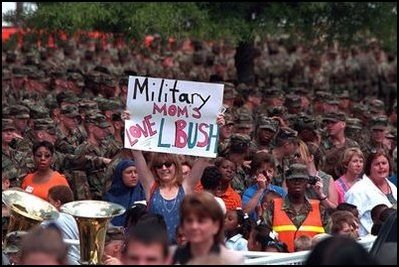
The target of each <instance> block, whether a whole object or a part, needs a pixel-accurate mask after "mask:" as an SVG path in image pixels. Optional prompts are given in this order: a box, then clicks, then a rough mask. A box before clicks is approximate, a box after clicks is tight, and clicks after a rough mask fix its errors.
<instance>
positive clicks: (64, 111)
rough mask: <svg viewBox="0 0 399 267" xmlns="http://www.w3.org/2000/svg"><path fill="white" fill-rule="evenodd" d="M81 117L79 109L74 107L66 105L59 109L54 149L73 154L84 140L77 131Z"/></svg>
mask: <svg viewBox="0 0 399 267" xmlns="http://www.w3.org/2000/svg"><path fill="white" fill-rule="evenodd" d="M80 120H81V117H80V114H79V109H78V107H76V106H75V105H67V106H63V107H62V108H61V112H60V125H59V128H57V130H58V133H57V135H58V140H57V144H56V149H57V150H58V151H60V152H63V153H74V151H75V149H76V147H77V146H78V145H80V144H81V143H82V142H83V141H84V140H85V138H84V136H83V134H82V133H80V131H79V130H78V129H79V128H78V125H79V123H80Z"/></svg>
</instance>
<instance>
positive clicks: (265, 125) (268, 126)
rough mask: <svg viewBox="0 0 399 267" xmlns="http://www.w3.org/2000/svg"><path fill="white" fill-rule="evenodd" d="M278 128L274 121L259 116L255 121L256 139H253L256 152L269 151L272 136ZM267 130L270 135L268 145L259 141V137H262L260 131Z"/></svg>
mask: <svg viewBox="0 0 399 267" xmlns="http://www.w3.org/2000/svg"><path fill="white" fill-rule="evenodd" d="M278 127H279V123H278V122H277V121H276V120H273V119H272V118H269V117H267V116H265V115H264V116H259V117H258V119H257V129H256V138H255V145H256V148H257V150H266V151H268V152H269V151H271V149H272V146H271V142H272V141H273V138H274V135H275V134H276V133H277V131H278ZM264 130H268V133H269V135H270V139H269V140H270V141H269V142H268V143H265V141H262V142H261V140H260V136H259V135H262V134H263V135H264V133H263V132H262V131H264Z"/></svg>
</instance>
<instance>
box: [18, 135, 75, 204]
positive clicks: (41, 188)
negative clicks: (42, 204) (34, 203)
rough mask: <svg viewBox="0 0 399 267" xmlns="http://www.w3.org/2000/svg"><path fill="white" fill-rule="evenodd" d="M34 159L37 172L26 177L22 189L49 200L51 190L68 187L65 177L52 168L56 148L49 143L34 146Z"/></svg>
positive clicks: (43, 142) (44, 142)
mask: <svg viewBox="0 0 399 267" xmlns="http://www.w3.org/2000/svg"><path fill="white" fill-rule="evenodd" d="M32 151H33V159H34V161H35V164H36V168H37V169H36V171H35V172H34V173H31V174H28V175H27V176H25V178H24V180H23V181H22V185H21V188H22V189H23V190H25V191H26V192H28V193H31V194H33V195H35V196H38V197H40V198H42V199H44V200H47V196H48V192H49V190H50V188H52V187H54V186H57V185H64V186H68V187H69V185H68V182H67V180H66V178H65V176H64V175H62V174H61V173H59V172H57V171H54V170H53V169H52V168H51V164H52V163H53V160H54V159H53V155H54V146H53V145H52V144H51V143H50V142H47V141H42V142H39V143H35V144H34V145H33V149H32Z"/></svg>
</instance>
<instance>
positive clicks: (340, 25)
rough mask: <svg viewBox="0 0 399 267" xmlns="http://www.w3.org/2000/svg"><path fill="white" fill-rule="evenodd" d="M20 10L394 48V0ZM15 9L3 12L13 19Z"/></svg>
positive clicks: (208, 32)
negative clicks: (375, 41)
mask: <svg viewBox="0 0 399 267" xmlns="http://www.w3.org/2000/svg"><path fill="white" fill-rule="evenodd" d="M37 4H38V8H37V10H36V11H35V12H26V13H25V14H24V15H23V16H20V19H21V20H22V22H23V23H22V25H23V26H24V27H27V28H33V29H45V30H48V31H51V32H54V31H57V30H62V31H65V32H67V33H73V32H75V31H77V30H100V31H105V32H115V33H123V34H124V35H125V36H127V37H129V38H140V37H143V36H144V35H146V34H152V33H159V34H161V35H162V36H173V37H175V38H183V37H198V38H204V39H216V38H230V39H231V40H235V41H248V40H253V38H254V37H255V36H266V34H267V35H268V36H281V35H286V36H289V38H291V40H292V41H309V40H310V41H316V42H320V43H321V44H325V43H330V42H332V41H334V40H337V41H340V42H342V43H344V44H353V43H355V44H356V43H362V42H364V39H365V38H370V37H374V38H377V39H379V40H381V42H382V44H383V45H385V46H386V48H388V49H390V50H395V51H396V43H397V34H396V32H397V4H396V2H342V3H339V2H291V3H288V2H273V3H270V2H245V3H244V2H234V3H233V2H223V3H222V2H163V3H157V2H149V3H145V2H131V3H115V2H114V3H111V2H107V3H100V2H71V3H68V2H58V3H51V2H47V3H44V2H37ZM14 15H15V14H12V13H9V14H8V16H6V19H7V20H8V21H15V16H14Z"/></svg>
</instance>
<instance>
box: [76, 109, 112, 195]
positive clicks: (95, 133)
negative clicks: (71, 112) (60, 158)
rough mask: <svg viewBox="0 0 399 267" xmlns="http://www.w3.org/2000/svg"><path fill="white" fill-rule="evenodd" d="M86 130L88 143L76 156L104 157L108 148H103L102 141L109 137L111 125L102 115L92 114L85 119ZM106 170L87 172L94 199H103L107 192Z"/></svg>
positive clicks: (79, 147) (78, 150)
mask: <svg viewBox="0 0 399 267" xmlns="http://www.w3.org/2000/svg"><path fill="white" fill-rule="evenodd" d="M84 123H85V128H86V131H87V132H88V138H87V141H84V142H83V143H82V144H80V145H79V146H78V147H77V148H76V150H75V154H76V155H79V156H80V155H89V156H97V157H103V156H104V155H105V154H106V151H107V148H104V147H103V146H102V140H104V138H105V137H106V136H107V135H108V133H109V132H108V128H109V126H110V124H109V123H108V122H107V120H106V118H105V116H104V115H102V114H99V113H97V114H91V115H89V116H87V117H86V118H85V122H84ZM104 173H105V169H97V170H95V171H88V172H87V180H88V183H89V185H90V191H91V194H92V197H93V199H98V200H99V199H102V196H103V194H104V190H105V181H106V177H105V176H104Z"/></svg>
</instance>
